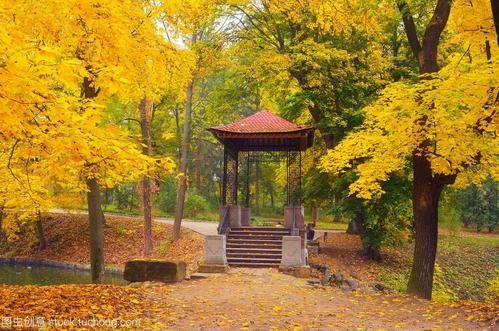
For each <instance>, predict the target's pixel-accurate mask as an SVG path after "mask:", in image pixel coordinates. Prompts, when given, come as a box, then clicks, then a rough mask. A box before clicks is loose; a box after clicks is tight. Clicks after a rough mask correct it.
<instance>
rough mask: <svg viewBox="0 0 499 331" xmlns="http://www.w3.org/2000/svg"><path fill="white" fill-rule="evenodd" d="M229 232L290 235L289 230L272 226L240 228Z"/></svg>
mask: <svg viewBox="0 0 499 331" xmlns="http://www.w3.org/2000/svg"><path fill="white" fill-rule="evenodd" d="M231 230H234V231H269V232H272V231H275V232H281V231H286V232H287V233H291V230H290V229H286V228H276V227H273V226H243V227H240V228H232V229H231Z"/></svg>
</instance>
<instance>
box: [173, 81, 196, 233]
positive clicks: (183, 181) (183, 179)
mask: <svg viewBox="0 0 499 331" xmlns="http://www.w3.org/2000/svg"><path fill="white" fill-rule="evenodd" d="M193 91H194V81H191V82H189V85H188V86H187V95H186V103H185V118H184V131H183V133H182V152H181V157H180V168H179V171H180V176H179V178H178V191H177V208H176V212H175V222H174V223H173V236H172V240H173V241H177V240H178V239H179V238H180V225H181V223H182V217H183V216H184V203H185V192H186V190H187V160H188V159H187V157H188V153H189V143H190V140H191V133H190V128H191V113H192V95H193Z"/></svg>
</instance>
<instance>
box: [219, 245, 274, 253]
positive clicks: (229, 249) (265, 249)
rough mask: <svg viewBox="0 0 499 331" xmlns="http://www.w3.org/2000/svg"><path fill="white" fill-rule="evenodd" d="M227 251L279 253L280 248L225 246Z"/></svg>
mask: <svg viewBox="0 0 499 331" xmlns="http://www.w3.org/2000/svg"><path fill="white" fill-rule="evenodd" d="M227 252H231V253H236V252H266V253H279V254H281V252H282V249H281V247H280V246H279V248H268V247H267V246H264V247H263V248H259V247H257V248H253V247H251V248H249V247H227Z"/></svg>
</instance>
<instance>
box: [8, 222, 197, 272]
mask: <svg viewBox="0 0 499 331" xmlns="http://www.w3.org/2000/svg"><path fill="white" fill-rule="evenodd" d="M142 222H143V220H142V219H141V218H138V217H137V218H129V217H116V216H106V226H105V230H104V235H105V240H104V260H105V263H106V265H111V266H115V267H120V268H121V267H123V266H124V264H125V262H126V261H127V260H130V259H133V258H137V257H141V256H142V249H143V237H142V236H143V234H142V233H143V225H142ZM43 227H44V231H45V236H46V238H47V242H48V247H47V248H46V249H45V250H42V251H40V250H38V248H37V245H36V239H35V238H33V235H32V234H26V233H25V234H20V235H19V240H18V241H15V242H11V243H10V244H3V245H2V246H0V255H3V256H11V257H29V258H41V259H49V260H56V261H63V262H71V263H82V264H88V263H89V262H90V261H89V256H90V253H89V228H88V216H87V215H82V214H52V215H50V216H48V217H45V218H44V220H43ZM171 236H172V226H171V225H168V224H158V223H154V224H153V241H154V251H153V253H152V254H151V257H152V258H161V259H172V260H182V261H186V262H187V263H189V265H190V269H193V268H194V267H195V266H196V264H197V261H198V260H199V258H200V257H202V255H203V245H204V238H203V236H201V235H199V234H197V233H195V232H193V231H191V230H188V229H184V228H182V237H181V239H180V240H179V241H177V242H175V243H171Z"/></svg>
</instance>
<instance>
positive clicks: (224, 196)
mask: <svg viewBox="0 0 499 331" xmlns="http://www.w3.org/2000/svg"><path fill="white" fill-rule="evenodd" d="M223 163H224V164H223V175H222V194H221V197H220V204H221V205H222V206H225V205H226V204H227V148H225V147H224V161H223Z"/></svg>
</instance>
